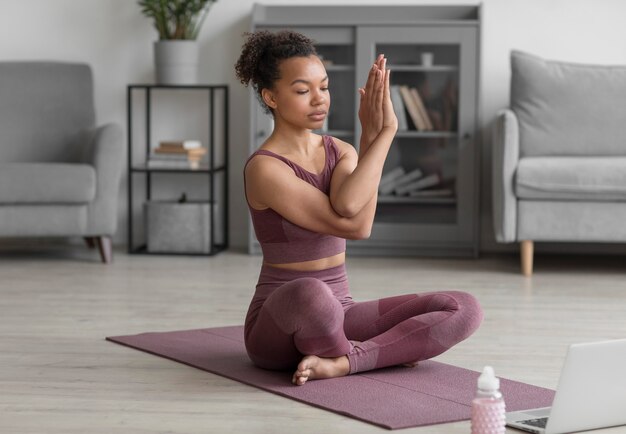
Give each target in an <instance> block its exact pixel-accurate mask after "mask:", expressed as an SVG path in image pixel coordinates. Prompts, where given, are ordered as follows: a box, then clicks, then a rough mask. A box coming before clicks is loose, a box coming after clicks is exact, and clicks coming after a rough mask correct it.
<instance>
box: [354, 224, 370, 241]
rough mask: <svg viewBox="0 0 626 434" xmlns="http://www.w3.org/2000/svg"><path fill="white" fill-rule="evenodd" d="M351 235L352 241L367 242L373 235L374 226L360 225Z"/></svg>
mask: <svg viewBox="0 0 626 434" xmlns="http://www.w3.org/2000/svg"><path fill="white" fill-rule="evenodd" d="M351 235H352V236H351V237H350V239H352V240H366V239H368V238H369V237H370V235H372V225H371V224H370V225H366V224H363V225H359V226H358V227H356V228H355V229H354V231H353V232H352V234H351Z"/></svg>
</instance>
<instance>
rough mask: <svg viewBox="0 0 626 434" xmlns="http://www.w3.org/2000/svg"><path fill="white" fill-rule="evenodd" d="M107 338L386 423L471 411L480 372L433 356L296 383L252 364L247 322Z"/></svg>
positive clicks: (415, 422)
mask: <svg viewBox="0 0 626 434" xmlns="http://www.w3.org/2000/svg"><path fill="white" fill-rule="evenodd" d="M107 340H109V341H112V342H116V343H118V344H122V345H126V346H129V347H131V348H135V349H138V350H142V351H145V352H148V353H150V354H155V355H157V356H161V357H165V358H167V359H171V360H174V361H177V362H180V363H184V364H186V365H189V366H193V367H195V368H199V369H203V370H205V371H208V372H212V373H214V374H217V375H221V376H223V377H226V378H230V379H232V380H236V381H239V382H242V383H244V384H248V385H250V386H254V387H258V388H260V389H263V390H266V391H268V392H272V393H275V394H278V395H282V396H285V397H287V398H291V399H295V400H297V401H300V402H304V403H306V404H310V405H313V406H315V407H319V408H323V409H325V410H329V411H333V412H335V413H339V414H342V415H345V416H349V417H353V418H355V419H359V420H362V421H365V422H369V423H372V424H374V425H378V426H381V427H384V428H388V429H398V428H409V427H416V426H425V425H433V424H438V423H447V422H455V421H459V420H466V419H469V418H470V405H471V401H472V399H473V397H474V393H475V390H476V380H477V379H478V375H479V373H478V372H475V371H470V370H468V369H464V368H459V367H456V366H452V365H448V364H445V363H439V362H435V361H432V360H427V361H424V362H420V363H419V365H418V366H417V367H416V368H407V367H390V368H384V369H379V370H376V371H369V372H363V373H357V374H354V375H350V376H347V377H340V378H333V379H330V380H311V381H309V382H307V383H306V384H305V385H304V386H296V385H294V384H292V383H291V376H292V374H293V372H275V371H267V370H264V369H260V368H257V367H255V366H254V365H253V364H252V362H251V361H250V359H248V356H247V355H246V350H245V348H244V344H243V327H242V326H234V327H220V328H210V329H198V330H183V331H173V332H161V333H142V334H138V335H132V336H114V337H107ZM500 389H501V391H502V394H503V395H504V399H505V402H506V406H507V411H516V410H525V409H529V408H535V407H546V406H549V405H551V403H552V399H553V398H554V391H552V390H549V389H544V388H541V387H536V386H531V385H530V384H525V383H520V382H517V381H512V380H507V379H504V378H501V379H500Z"/></svg>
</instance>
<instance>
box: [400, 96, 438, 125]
mask: <svg viewBox="0 0 626 434" xmlns="http://www.w3.org/2000/svg"><path fill="white" fill-rule="evenodd" d="M398 92H399V93H400V97H401V100H402V102H403V103H404V107H405V108H406V111H407V112H408V113H409V116H410V118H411V121H412V122H413V125H415V129H417V130H418V131H432V130H434V129H435V127H434V125H433V122H432V120H431V119H430V115H429V113H428V110H426V106H425V105H424V101H423V100H422V97H421V96H420V94H419V92H418V91H417V89H416V88H414V87H409V86H406V85H402V86H398ZM398 129H400V128H399V126H398ZM407 129H408V125H407Z"/></svg>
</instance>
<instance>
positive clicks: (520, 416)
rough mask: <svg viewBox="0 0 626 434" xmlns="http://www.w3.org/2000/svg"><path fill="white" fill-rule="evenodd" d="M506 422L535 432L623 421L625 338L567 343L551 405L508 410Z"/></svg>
mask: <svg viewBox="0 0 626 434" xmlns="http://www.w3.org/2000/svg"><path fill="white" fill-rule="evenodd" d="M505 400H506V396H505ZM506 424H507V425H508V426H510V427H512V428H517V429H521V430H524V431H528V432H532V433H537V434H562V433H570V432H576V431H584V430H591V429H596V428H606V427H611V426H618V425H625V424H626V339H618V340H612V341H603V342H594V343H588V344H574V345H570V347H569V349H568V351H567V356H566V357H565V363H564V364H563V369H562V370H561V376H560V378H559V384H558V387H557V389H556V394H555V396H554V401H553V402H552V407H546V408H538V409H533V410H525V411H517V412H510V413H507V414H506Z"/></svg>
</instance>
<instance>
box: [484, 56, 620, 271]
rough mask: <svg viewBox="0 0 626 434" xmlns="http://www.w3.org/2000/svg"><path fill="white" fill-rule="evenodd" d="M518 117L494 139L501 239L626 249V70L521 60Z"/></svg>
mask: <svg viewBox="0 0 626 434" xmlns="http://www.w3.org/2000/svg"><path fill="white" fill-rule="evenodd" d="M511 68H512V77H511V102H510V108H509V109H505V110H502V111H501V112H500V113H498V117H497V120H496V125H495V129H494V137H493V142H494V143H493V146H494V148H493V201H494V208H493V217H494V224H495V235H496V239H497V240H498V241H499V242H502V243H513V242H519V243H521V261H522V272H523V273H524V274H525V275H530V274H532V266H533V264H532V262H533V246H534V244H533V243H534V242H535V241H537V242H541V241H553V242H606V243H616V242H617V243H623V242H626V66H597V65H583V64H575V63H566V62H557V61H550V60H544V59H541V58H539V57H536V56H533V55H530V54H526V53H522V52H519V51H513V52H512V53H511Z"/></svg>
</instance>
